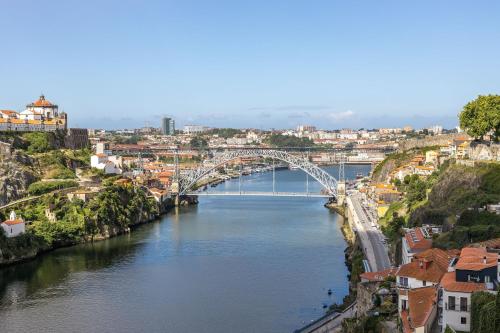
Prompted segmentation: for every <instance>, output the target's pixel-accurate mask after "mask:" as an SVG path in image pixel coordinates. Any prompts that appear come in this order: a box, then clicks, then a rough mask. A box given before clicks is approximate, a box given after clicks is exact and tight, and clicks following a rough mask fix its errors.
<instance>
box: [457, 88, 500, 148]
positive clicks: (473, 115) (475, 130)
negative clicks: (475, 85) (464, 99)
mask: <svg viewBox="0 0 500 333" xmlns="http://www.w3.org/2000/svg"><path fill="white" fill-rule="evenodd" d="M459 119H460V127H461V128H463V129H465V131H466V132H467V134H469V135H470V136H472V137H474V138H482V137H483V136H484V135H485V134H487V133H488V132H489V131H493V135H494V138H495V141H498V139H499V136H500V95H487V96H482V95H479V96H478V97H477V98H476V99H475V100H473V101H471V102H469V103H467V104H466V105H465V106H464V108H463V110H462V112H461V113H460V115H459Z"/></svg>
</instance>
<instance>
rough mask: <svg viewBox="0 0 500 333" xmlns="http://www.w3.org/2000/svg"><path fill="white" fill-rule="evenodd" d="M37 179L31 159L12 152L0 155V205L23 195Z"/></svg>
mask: <svg viewBox="0 0 500 333" xmlns="http://www.w3.org/2000/svg"><path fill="white" fill-rule="evenodd" d="M35 181H37V175H36V172H35V168H34V164H33V159H32V158H30V157H29V156H27V155H25V154H22V153H19V152H14V153H13V154H12V155H10V156H8V155H4V156H1V157H0V206H1V205H5V204H7V203H8V202H10V201H13V200H17V199H19V198H21V197H22V196H23V195H25V193H26V190H27V189H28V186H29V185H30V184H31V183H33V182H35Z"/></svg>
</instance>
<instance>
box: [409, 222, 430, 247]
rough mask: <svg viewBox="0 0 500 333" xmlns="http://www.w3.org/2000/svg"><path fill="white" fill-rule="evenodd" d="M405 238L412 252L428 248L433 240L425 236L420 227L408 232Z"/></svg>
mask: <svg viewBox="0 0 500 333" xmlns="http://www.w3.org/2000/svg"><path fill="white" fill-rule="evenodd" d="M405 239H406V243H407V244H408V246H409V247H410V249H411V250H412V252H413V251H414V250H427V249H430V248H431V247H432V240H431V239H427V238H425V236H424V233H423V232H422V228H420V227H418V228H415V229H412V230H410V231H408V232H406V233H405Z"/></svg>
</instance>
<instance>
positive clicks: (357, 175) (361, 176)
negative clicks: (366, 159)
mask: <svg viewBox="0 0 500 333" xmlns="http://www.w3.org/2000/svg"><path fill="white" fill-rule="evenodd" d="M363 177H364V176H363V174H362V173H358V174H356V179H361V178H363Z"/></svg>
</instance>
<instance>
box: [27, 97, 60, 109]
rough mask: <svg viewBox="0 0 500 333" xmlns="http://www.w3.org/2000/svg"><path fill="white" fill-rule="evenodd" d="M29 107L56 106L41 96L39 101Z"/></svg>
mask: <svg viewBox="0 0 500 333" xmlns="http://www.w3.org/2000/svg"><path fill="white" fill-rule="evenodd" d="M29 106H38V107H40V106H42V107H43V106H54V104H52V103H51V102H49V101H48V100H46V99H45V96H44V95H42V96H40V98H39V99H37V100H36V101H34V102H33V103H31V104H30V105H29Z"/></svg>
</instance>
